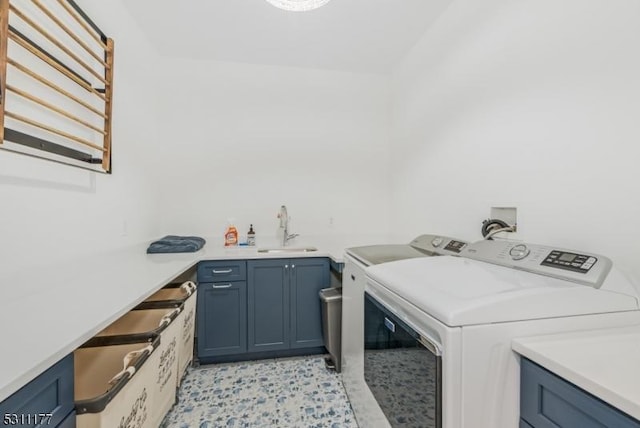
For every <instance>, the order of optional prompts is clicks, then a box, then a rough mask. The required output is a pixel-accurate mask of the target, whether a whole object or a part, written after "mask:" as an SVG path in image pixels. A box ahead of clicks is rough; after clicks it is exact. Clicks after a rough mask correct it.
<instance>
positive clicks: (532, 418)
mask: <svg viewBox="0 0 640 428" xmlns="http://www.w3.org/2000/svg"><path fill="white" fill-rule="evenodd" d="M520 369H521V378H520V417H521V418H522V419H523V420H524V421H525V422H527V423H528V424H530V425H531V426H532V427H535V428H574V427H579V428H603V427H611V428H613V427H615V428H640V421H638V420H636V419H633V418H632V417H631V416H628V415H627V414H625V413H622V412H621V411H619V410H618V409H615V408H613V407H611V406H610V405H609V404H607V403H605V402H604V401H601V400H600V399H599V398H596V397H594V396H593V395H591V394H589V393H588V392H586V391H583V390H582V389H580V388H578V387H577V386H575V385H573V384H572V383H569V382H567V381H566V380H564V379H562V378H561V377H558V376H556V375H555V374H553V373H551V372H549V371H547V370H546V369H544V368H542V367H541V366H539V365H537V364H535V363H533V362H531V361H529V360H528V359H526V358H522V360H521V365H520ZM521 426H525V427H526V426H527V425H521Z"/></svg>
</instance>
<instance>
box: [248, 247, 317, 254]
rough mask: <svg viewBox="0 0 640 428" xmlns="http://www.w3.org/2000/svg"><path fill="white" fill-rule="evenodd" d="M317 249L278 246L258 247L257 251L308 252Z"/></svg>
mask: <svg viewBox="0 0 640 428" xmlns="http://www.w3.org/2000/svg"><path fill="white" fill-rule="evenodd" d="M312 251H318V249H317V248H316V247H278V248H260V249H258V252H259V253H310V252H312Z"/></svg>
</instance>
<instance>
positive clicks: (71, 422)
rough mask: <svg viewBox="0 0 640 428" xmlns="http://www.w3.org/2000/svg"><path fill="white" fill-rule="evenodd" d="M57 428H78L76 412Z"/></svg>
mask: <svg viewBox="0 0 640 428" xmlns="http://www.w3.org/2000/svg"><path fill="white" fill-rule="evenodd" d="M57 428H76V412H71V414H70V415H69V416H67V417H66V418H65V419H64V421H62V422H60V425H58V426H57Z"/></svg>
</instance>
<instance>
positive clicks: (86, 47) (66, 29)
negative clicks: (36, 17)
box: [31, 0, 109, 68]
mask: <svg viewBox="0 0 640 428" xmlns="http://www.w3.org/2000/svg"><path fill="white" fill-rule="evenodd" d="M31 1H32V2H33V4H35V5H36V6H37V7H38V8H39V9H40V10H41V11H42V13H44V14H45V15H47V16H48V17H49V19H51V20H52V21H53V22H55V23H56V24H57V25H58V27H60V28H61V29H62V30H64V32H65V33H67V35H68V36H69V37H71V38H72V39H73V40H75V42H76V43H77V44H79V45H80V46H82V48H83V49H84V50H85V51H87V52H88V53H89V54H90V55H91V56H92V57H94V58H95V59H96V60H97V61H99V62H100V64H102V66H103V67H105V68H109V64H107V63H106V62H105V60H104V59H103V58H101V57H100V56H99V55H98V54H97V53H95V51H94V50H93V49H91V48H90V47H89V45H87V44H86V43H85V42H83V41H82V40H81V39H80V37H78V36H77V35H76V34H75V33H74V32H73V31H71V29H70V28H69V27H67V26H66V25H64V23H63V22H62V21H60V20H59V19H58V17H56V16H55V15H54V14H53V13H52V12H51V11H50V10H49V9H47V8H46V7H45V6H44V5H43V4H42V3H40V0H31Z"/></svg>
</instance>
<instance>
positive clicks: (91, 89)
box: [9, 31, 106, 101]
mask: <svg viewBox="0 0 640 428" xmlns="http://www.w3.org/2000/svg"><path fill="white" fill-rule="evenodd" d="M9 38H10V39H11V40H13V41H14V42H16V43H17V44H19V45H20V46H22V47H23V48H25V49H26V50H28V51H29V52H31V53H32V54H34V55H35V56H37V57H38V58H40V59H41V60H42V61H44V62H46V63H47V64H49V65H50V66H51V67H53V68H55V69H56V70H58V71H59V72H60V73H62V74H64V75H65V76H67V77H68V78H69V79H71V80H73V81H74V82H76V83H77V84H78V85H80V86H82V87H83V88H84V89H86V90H87V91H89V92H91V93H93V94H95V95H96V96H97V97H99V98H101V99H102V100H104V101H106V97H105V95H103V94H101V93H100V92H98V91H97V90H96V89H95V88H94V87H92V86H91V85H88V84H87V83H86V82H83V81H82V80H81V79H80V78H79V77H78V76H76V75H74V74H73V73H71V72H70V71H69V70H67V69H65V68H64V67H62V66H61V65H60V64H58V63H57V62H55V61H54V60H52V59H51V58H49V57H48V56H46V55H45V54H43V53H42V52H40V51H39V50H38V49H36V48H34V47H33V46H31V45H30V44H29V43H27V42H26V41H25V40H23V39H22V38H21V37H20V36H19V35H17V34H15V33H14V32H13V31H9Z"/></svg>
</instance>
